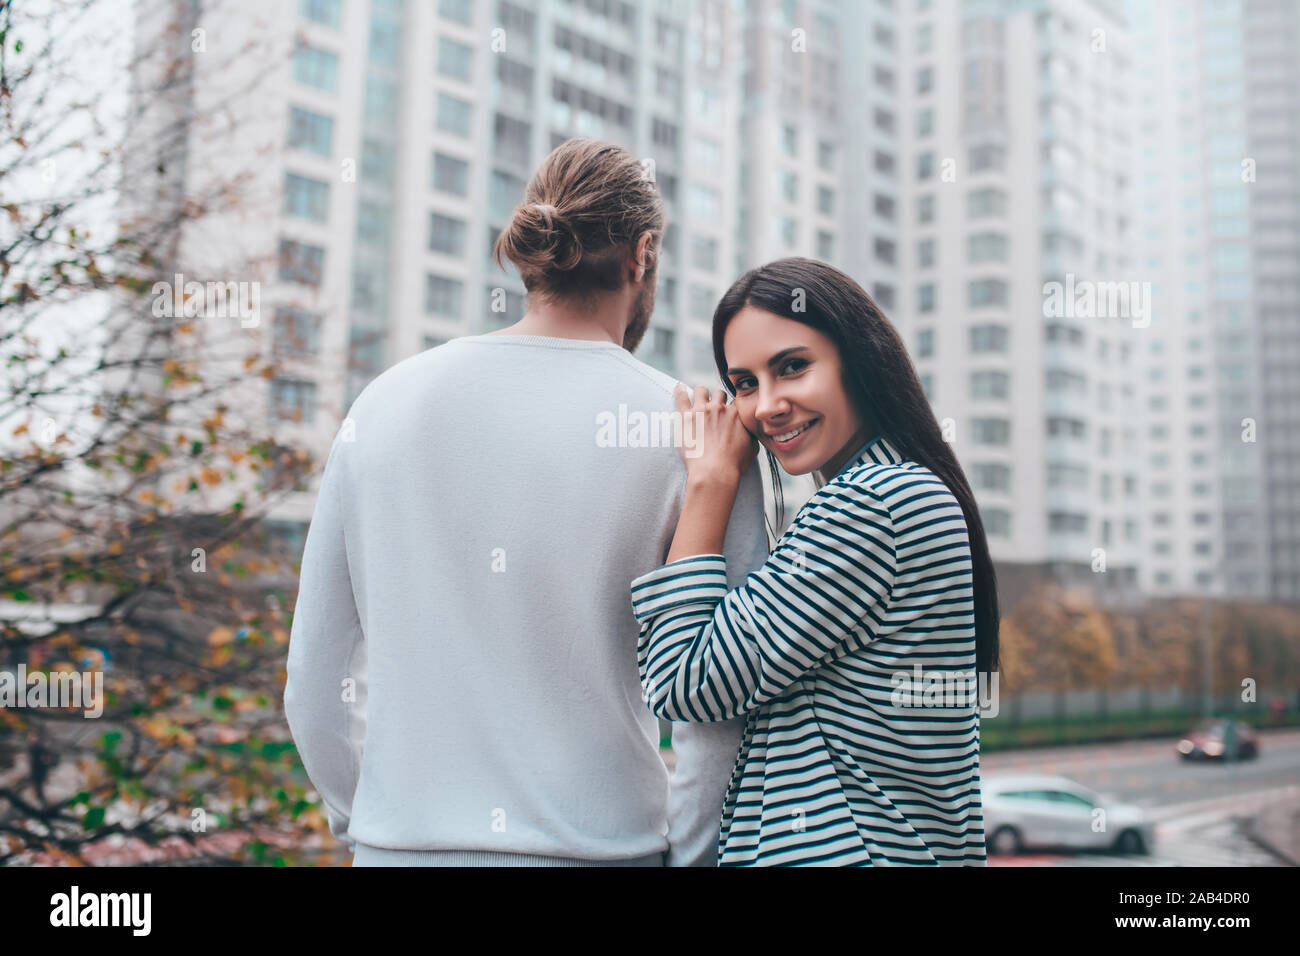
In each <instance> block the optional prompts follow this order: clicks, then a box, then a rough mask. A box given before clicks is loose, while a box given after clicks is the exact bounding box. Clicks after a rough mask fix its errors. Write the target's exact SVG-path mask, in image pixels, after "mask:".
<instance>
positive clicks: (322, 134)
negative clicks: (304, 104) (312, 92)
mask: <svg viewBox="0 0 1300 956" xmlns="http://www.w3.org/2000/svg"><path fill="white" fill-rule="evenodd" d="M333 142H334V120H332V119H331V118H330V117H328V116H322V115H321V114H320V113H313V112H312V111H311V110H305V109H302V108H301V107H298V106H291V107H289V148H290V149H301V150H302V151H304V152H307V153H315V154H316V155H317V156H329V155H330V152H331V150H332V148H333Z"/></svg>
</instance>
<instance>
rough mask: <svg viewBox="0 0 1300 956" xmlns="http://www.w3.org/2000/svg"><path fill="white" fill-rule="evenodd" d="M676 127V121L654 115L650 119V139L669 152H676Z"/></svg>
mask: <svg viewBox="0 0 1300 956" xmlns="http://www.w3.org/2000/svg"><path fill="white" fill-rule="evenodd" d="M677 137H678V129H677V124H676V123H670V122H668V121H667V120H663V119H660V118H659V117H657V116H656V117H654V118H653V119H651V120H650V139H651V141H652V142H653V143H654V144H655V145H656V146H659V147H661V148H662V149H665V150H668V151H669V152H674V153H675V152H677Z"/></svg>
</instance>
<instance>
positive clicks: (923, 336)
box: [916, 328, 934, 358]
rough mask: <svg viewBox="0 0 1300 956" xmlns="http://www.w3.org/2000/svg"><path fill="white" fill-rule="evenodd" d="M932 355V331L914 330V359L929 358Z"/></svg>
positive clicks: (928, 329)
mask: <svg viewBox="0 0 1300 956" xmlns="http://www.w3.org/2000/svg"><path fill="white" fill-rule="evenodd" d="M933 355H934V329H931V328H923V329H917V330H916V357H917V358H930V357H931V356H933Z"/></svg>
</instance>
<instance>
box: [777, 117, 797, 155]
mask: <svg viewBox="0 0 1300 956" xmlns="http://www.w3.org/2000/svg"><path fill="white" fill-rule="evenodd" d="M781 145H782V147H783V148H784V149H785V154H786V155H787V156H789V157H791V158H792V159H793V158H795V157H797V156H798V155H799V130H798V128H797V127H795V126H791V125H790V124H789V123H786V124H785V125H784V126H782V127H781Z"/></svg>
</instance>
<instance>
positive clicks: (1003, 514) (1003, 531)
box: [979, 508, 1011, 538]
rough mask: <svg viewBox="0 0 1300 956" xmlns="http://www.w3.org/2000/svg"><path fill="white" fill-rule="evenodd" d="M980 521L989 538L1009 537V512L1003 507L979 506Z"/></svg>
mask: <svg viewBox="0 0 1300 956" xmlns="http://www.w3.org/2000/svg"><path fill="white" fill-rule="evenodd" d="M979 512H980V523H981V524H983V525H984V533H985V534H987V535H988V536H989V537H991V538H1009V537H1011V512H1010V511H1007V510H1006V509H1005V508H980V509H979Z"/></svg>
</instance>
